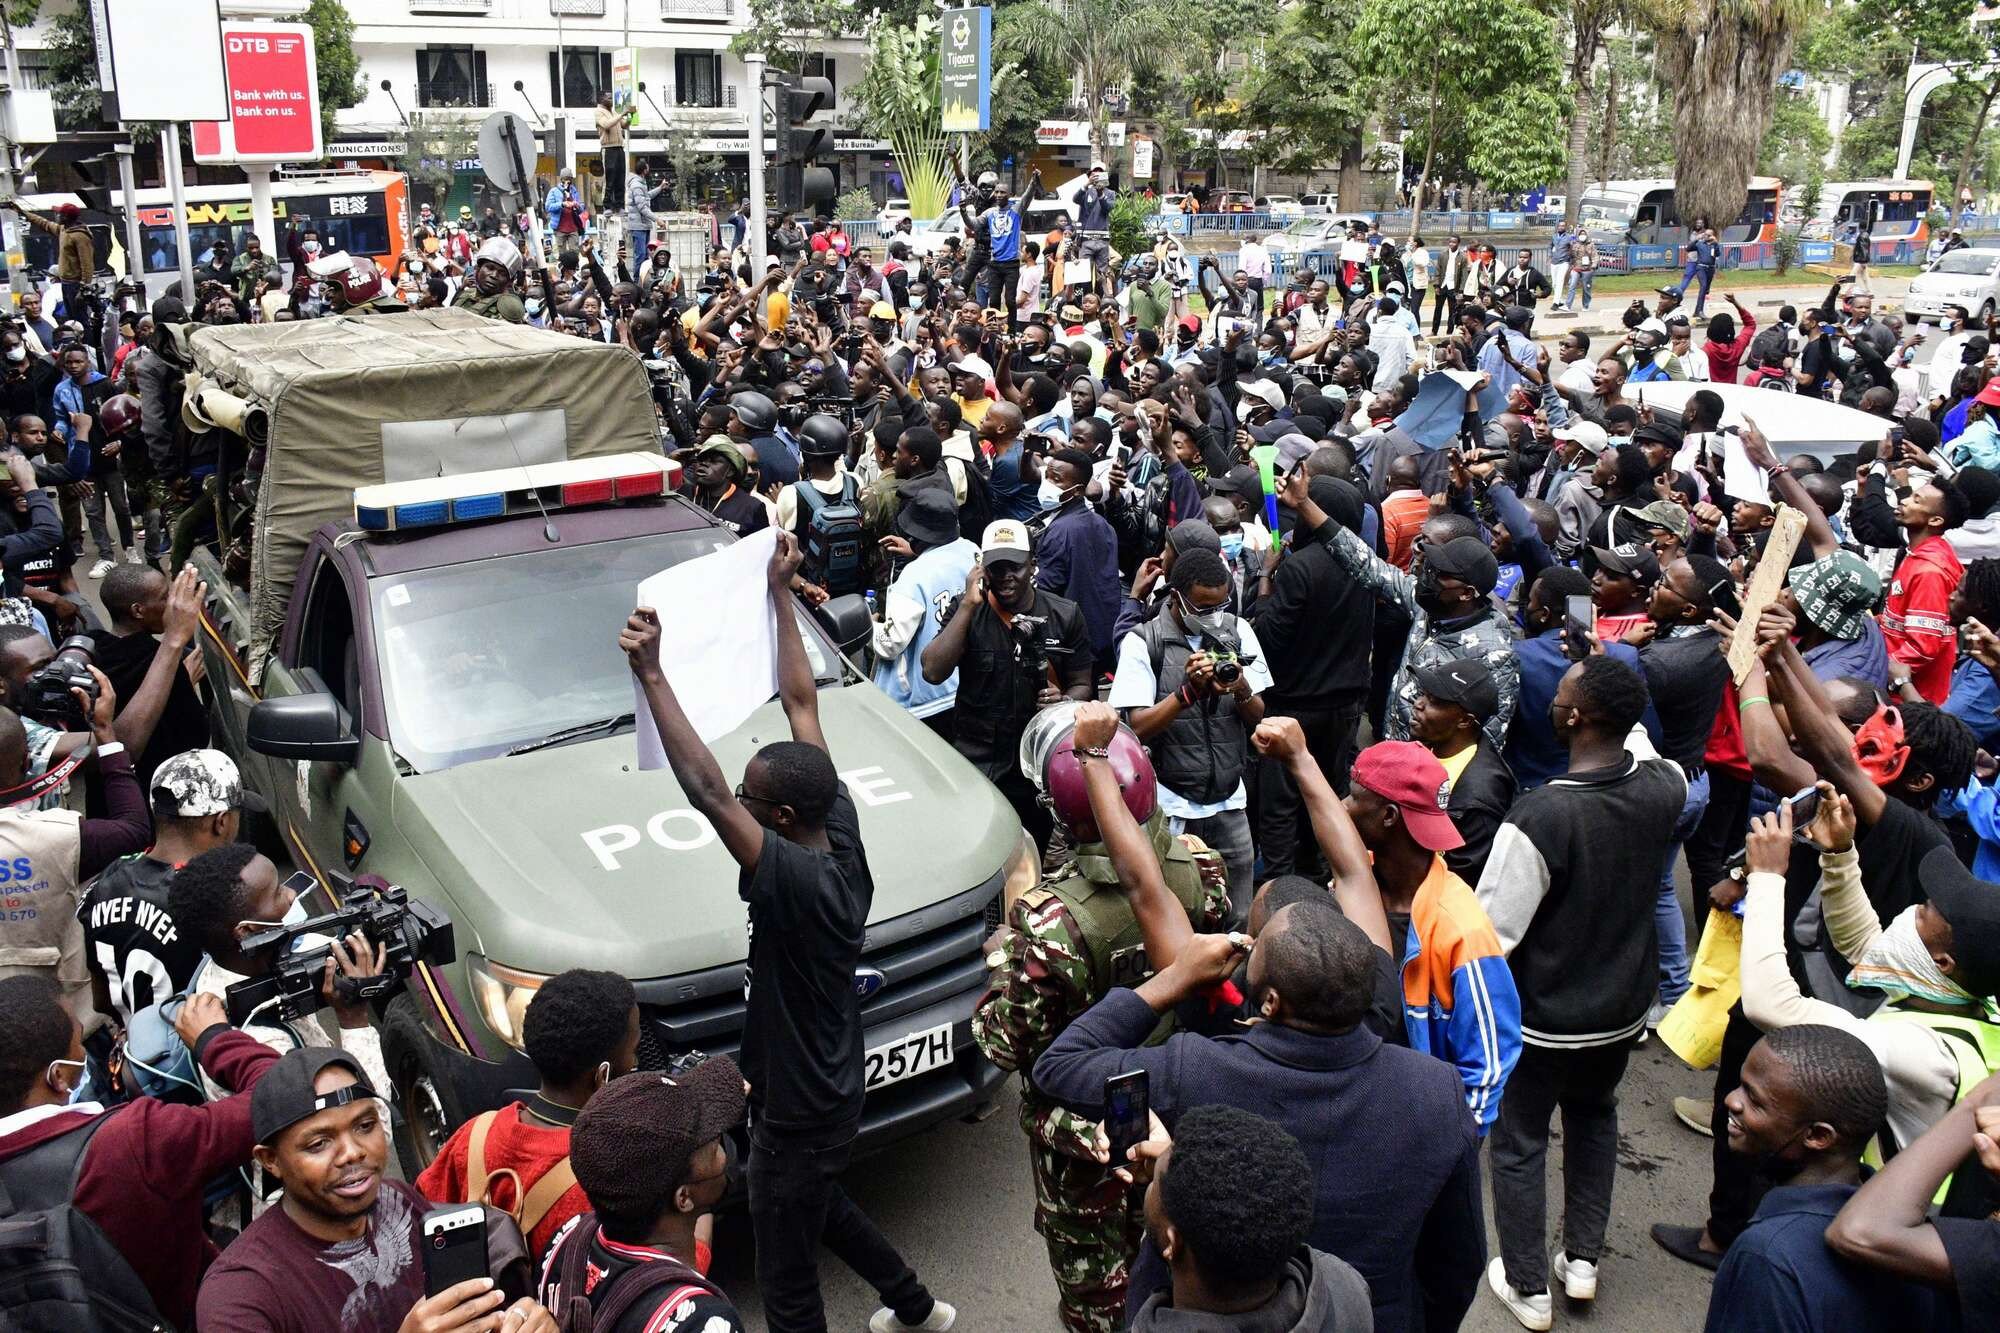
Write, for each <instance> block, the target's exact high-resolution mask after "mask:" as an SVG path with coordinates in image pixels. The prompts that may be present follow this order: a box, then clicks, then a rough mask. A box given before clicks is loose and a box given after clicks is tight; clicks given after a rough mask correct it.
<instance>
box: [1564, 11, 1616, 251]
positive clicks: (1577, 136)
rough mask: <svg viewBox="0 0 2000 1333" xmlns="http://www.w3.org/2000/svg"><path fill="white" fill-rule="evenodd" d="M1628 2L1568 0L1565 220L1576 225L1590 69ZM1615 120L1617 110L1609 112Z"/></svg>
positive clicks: (1584, 171) (1585, 160) (1585, 166)
mask: <svg viewBox="0 0 2000 1333" xmlns="http://www.w3.org/2000/svg"><path fill="white" fill-rule="evenodd" d="M1625 8H1626V5H1625V0H1569V5H1568V10H1569V30H1570V51H1569V86H1570V97H1571V104H1572V107H1573V108H1574V109H1573V110H1571V112H1570V113H1569V147H1568V151H1569V179H1568V182H1567V187H1568V188H1567V193H1566V202H1565V203H1564V206H1563V217H1564V218H1565V219H1567V220H1568V222H1569V224H1570V225H1571V226H1572V227H1574V226H1575V225H1576V218H1577V210H1579V209H1580V208H1582V206H1583V187H1584V184H1585V181H1586V178H1587V177H1588V176H1589V174H1590V163H1589V157H1590V107H1591V96H1590V91H1591V89H1590V68H1591V66H1592V65H1593V64H1595V63H1596V60H1597V50H1598V48H1599V47H1601V46H1602V45H1604V33H1605V30H1606V29H1607V28H1609V27H1610V26H1611V24H1612V23H1613V22H1615V21H1616V20H1618V19H1619V18H1621V17H1622V16H1623V12H1624V10H1625ZM1608 114H1610V115H1611V116H1612V117H1613V118H1614V119H1615V118H1616V114H1617V113H1616V109H1615V108H1614V109H1613V110H1612V111H1610V112H1609V113H1608Z"/></svg>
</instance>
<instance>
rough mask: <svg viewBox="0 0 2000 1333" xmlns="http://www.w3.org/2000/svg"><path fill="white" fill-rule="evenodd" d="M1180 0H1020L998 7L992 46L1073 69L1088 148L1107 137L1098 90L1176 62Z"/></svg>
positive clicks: (1096, 149)
mask: <svg viewBox="0 0 2000 1333" xmlns="http://www.w3.org/2000/svg"><path fill="white" fill-rule="evenodd" d="M1189 13H1190V11H1189V9H1188V7H1187V6H1186V5H1185V4H1184V3H1183V0H1027V3H1025V4H1018V5H1013V6H1011V7H1009V8H1007V9H1003V10H1001V11H1000V13H999V15H998V16H997V18H996V21H995V23H994V29H995V31H994V45H995V47H996V48H997V49H998V50H999V51H1000V52H1001V53H1003V54H1006V55H1011V56H1016V57H1020V58H1023V59H1028V60H1041V61H1045V62H1047V63H1049V64H1052V65H1054V66H1056V67H1057V68H1058V69H1068V70H1074V71H1075V72H1076V74H1077V75H1078V76H1079V77H1081V78H1082V80H1083V89H1084V99H1085V101H1086V102H1087V103H1088V105H1089V107H1090V155H1091V157H1093V158H1097V159H1101V158H1102V157H1103V156H1104V149H1105V145H1106V144H1107V143H1108V142H1109V141H1110V137H1111V134H1110V127H1111V107H1110V105H1109V103H1108V102H1107V101H1106V100H1105V97H1104V93H1105V92H1106V90H1109V89H1116V88H1123V87H1125V86H1127V85H1128V84H1129V83H1130V82H1131V81H1132V78H1133V76H1134V75H1135V74H1140V73H1143V72H1145V71H1148V70H1152V69H1158V68H1161V67H1162V66H1171V65H1176V64H1178V63H1180V62H1179V59H1178V57H1177V54H1176V53H1177V52H1179V51H1180V50H1181V44H1182V42H1183V40H1184V34H1185V32H1186V31H1187V29H1188V28H1189V27H1190V26H1191V22H1190V18H1189Z"/></svg>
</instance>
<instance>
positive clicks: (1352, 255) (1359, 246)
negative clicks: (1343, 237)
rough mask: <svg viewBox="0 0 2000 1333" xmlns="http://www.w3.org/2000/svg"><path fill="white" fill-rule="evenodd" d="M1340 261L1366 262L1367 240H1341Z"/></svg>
mask: <svg viewBox="0 0 2000 1333" xmlns="http://www.w3.org/2000/svg"><path fill="white" fill-rule="evenodd" d="M1340 262H1341V263H1343V264H1365V263H1367V262H1368V242H1366V241H1342V242H1341V243H1340Z"/></svg>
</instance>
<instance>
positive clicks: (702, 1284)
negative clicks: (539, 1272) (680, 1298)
mask: <svg viewBox="0 0 2000 1333" xmlns="http://www.w3.org/2000/svg"><path fill="white" fill-rule="evenodd" d="M597 1231H598V1226H597V1214H596V1213H585V1214H583V1215H582V1216H581V1217H579V1218H577V1220H576V1223H575V1225H574V1226H572V1227H571V1228H570V1229H569V1232H568V1234H566V1235H563V1236H560V1237H559V1238H558V1240H557V1245H556V1248H557V1251H558V1253H557V1254H556V1255H555V1262H554V1274H553V1276H554V1278H555V1281H554V1284H553V1285H552V1286H548V1285H545V1286H544V1287H543V1289H542V1293H541V1295H542V1300H543V1304H544V1305H546V1306H547V1308H548V1311H549V1313H550V1314H552V1315H554V1316H555V1320H556V1325H557V1327H559V1328H560V1329H561V1330H562V1333H595V1330H598V1329H604V1330H610V1329H614V1328H616V1327H618V1321H619V1320H620V1319H623V1318H624V1317H625V1316H626V1315H627V1314H628V1313H630V1312H631V1311H632V1310H634V1309H635V1308H637V1307H638V1305H639V1303H640V1302H641V1301H643V1300H646V1299H648V1298H651V1299H652V1300H654V1301H655V1302H659V1301H662V1300H664V1299H665V1298H666V1297H667V1296H668V1295H669V1294H671V1293H672V1291H673V1289H674V1288H676V1287H698V1288H700V1289H701V1290H702V1291H703V1292H704V1293H706V1294H707V1295H711V1296H723V1291H722V1288H720V1287H718V1286H716V1285H715V1284H714V1283H713V1282H710V1281H709V1280H708V1279H707V1278H705V1277H703V1276H702V1275H701V1274H700V1273H698V1272H696V1271H695V1270H694V1269H693V1268H692V1267H690V1266H689V1265H687V1264H684V1263H682V1262H681V1261H680V1260H678V1259H672V1258H667V1259H655V1260H649V1261H648V1262H646V1263H642V1264H639V1265H638V1266H636V1267H634V1268H628V1269H626V1270H625V1272H624V1273H622V1274H620V1275H619V1276H618V1277H616V1278H614V1279H612V1282H611V1294H610V1298H609V1299H608V1300H606V1301H605V1302H604V1306H603V1308H602V1309H592V1308H591V1304H590V1296H589V1295H588V1294H586V1293H587V1292H588V1291H589V1281H588V1270H589V1268H590V1243H591V1241H593V1240H595V1239H596V1237H597ZM723 1299H724V1300H727V1299H728V1297H727V1296H723Z"/></svg>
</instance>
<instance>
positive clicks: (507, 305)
mask: <svg viewBox="0 0 2000 1333" xmlns="http://www.w3.org/2000/svg"><path fill="white" fill-rule="evenodd" d="M520 276H521V247H520V246H518V245H516V244H514V243H513V242H512V241H510V240H508V239H507V238H506V237H505V236H493V237H489V238H488V239H487V240H486V241H485V242H484V243H483V244H482V245H481V246H480V247H479V252H478V253H477V254H475V255H473V257H472V281H471V282H469V283H467V284H465V285H464V286H461V287H460V288H459V289H458V295H457V296H456V297H455V298H453V300H452V303H451V304H452V308H453V309H455V310H470V311H471V312H472V313H473V314H475V315H484V316H485V317H486V318H488V319H501V320H505V321H506V322H507V323H509V324H525V323H526V322H527V320H528V307H527V306H526V305H525V304H524V303H523V302H522V300H521V298H520V297H518V296H516V295H515V294H514V279H516V278H518V277H520Z"/></svg>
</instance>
